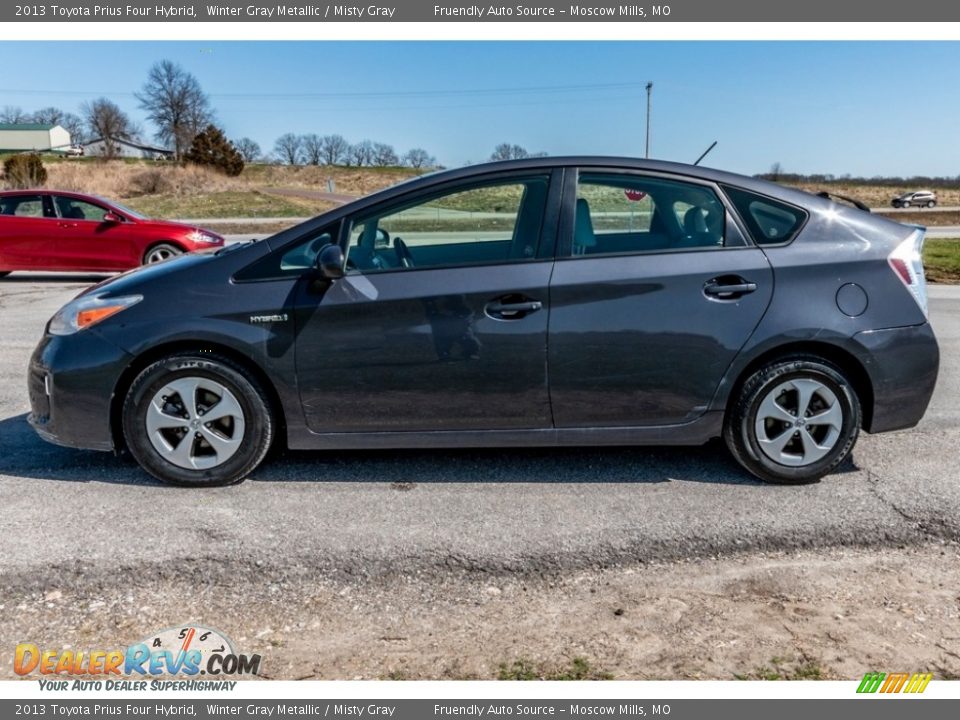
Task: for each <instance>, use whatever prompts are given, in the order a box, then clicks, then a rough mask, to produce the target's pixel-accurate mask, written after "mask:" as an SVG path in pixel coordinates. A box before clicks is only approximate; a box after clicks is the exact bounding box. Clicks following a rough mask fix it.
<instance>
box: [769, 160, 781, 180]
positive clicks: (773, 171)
mask: <svg viewBox="0 0 960 720" xmlns="http://www.w3.org/2000/svg"><path fill="white" fill-rule="evenodd" d="M781 175H783V165H781V164H780V163H779V162H775V163H774V164H773V165H771V166H770V179H771V180H773V181H774V182H777V180H779V179H780V176H781Z"/></svg>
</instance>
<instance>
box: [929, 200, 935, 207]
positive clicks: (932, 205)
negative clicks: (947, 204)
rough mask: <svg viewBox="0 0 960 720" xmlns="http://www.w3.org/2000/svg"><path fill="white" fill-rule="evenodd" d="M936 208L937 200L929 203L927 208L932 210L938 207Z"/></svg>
mask: <svg viewBox="0 0 960 720" xmlns="http://www.w3.org/2000/svg"><path fill="white" fill-rule="evenodd" d="M936 206H937V201H936V200H931V201H929V202H928V203H927V207H928V208H932V207H936Z"/></svg>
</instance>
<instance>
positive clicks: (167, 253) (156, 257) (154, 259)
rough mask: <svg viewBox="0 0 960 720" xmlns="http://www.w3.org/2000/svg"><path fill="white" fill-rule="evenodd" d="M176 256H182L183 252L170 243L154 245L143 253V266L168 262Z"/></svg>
mask: <svg viewBox="0 0 960 720" xmlns="http://www.w3.org/2000/svg"><path fill="white" fill-rule="evenodd" d="M177 255H183V250H181V249H180V248H178V247H177V246H176V245H171V244H170V243H160V244H159V245H154V246H153V247H151V248H150V249H149V250H147V252H146V253H144V255H143V264H144V265H153V264H154V263H158V262H163V261H164V260H169V259H170V258H172V257H176V256H177Z"/></svg>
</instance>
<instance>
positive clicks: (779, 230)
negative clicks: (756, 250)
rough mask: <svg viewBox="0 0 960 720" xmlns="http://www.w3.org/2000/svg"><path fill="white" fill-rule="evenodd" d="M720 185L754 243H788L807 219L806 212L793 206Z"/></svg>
mask: <svg viewBox="0 0 960 720" xmlns="http://www.w3.org/2000/svg"><path fill="white" fill-rule="evenodd" d="M722 187H723V191H724V192H725V193H726V194H727V196H728V197H729V198H730V201H731V202H732V203H733V205H734V207H736V208H737V212H739V213H740V217H741V218H743V222H744V223H745V224H746V226H747V230H749V231H750V235H751V236H752V237H753V241H754V242H755V243H757V245H783V244H785V243H788V242H790V241H791V240H793V238H795V237H796V235H797V233H798V232H800V228H801V227H803V224H804V223H805V222H806V220H807V217H808V215H807V212H806V211H805V210H802V209H800V208H798V207H796V206H795V205H789V204H787V203H785V202H781V201H779V200H774V199H773V198H769V197H766V196H765V195H757V194H756V193H752V192H750V191H748V190H743V189H741V188H735V187H730V186H729V185H724V186H722Z"/></svg>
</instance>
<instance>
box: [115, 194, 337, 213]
mask: <svg viewBox="0 0 960 720" xmlns="http://www.w3.org/2000/svg"><path fill="white" fill-rule="evenodd" d="M123 204H124V205H127V206H128V207H130V208H133V209H134V210H136V211H137V212H139V213H142V214H144V215H146V216H147V217H156V218H234V217H238V218H248V217H251V218H255V217H267V218H273V217H310V216H313V215H318V214H319V213H321V212H323V211H324V210H329V209H330V208H331V207H333V204H332V203H325V202H321V201H310V200H301V199H300V198H282V197H277V196H276V195H270V194H268V193H263V192H259V191H256V190H224V191H221V192H212V193H197V194H190V195H174V194H162V195H141V196H139V197H133V198H128V199H125V200H124V201H123Z"/></svg>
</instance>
